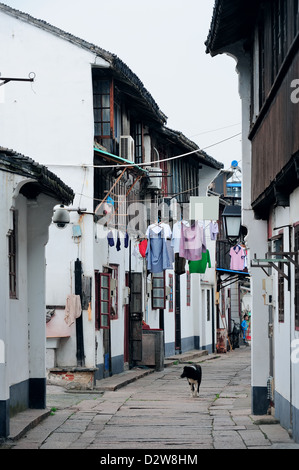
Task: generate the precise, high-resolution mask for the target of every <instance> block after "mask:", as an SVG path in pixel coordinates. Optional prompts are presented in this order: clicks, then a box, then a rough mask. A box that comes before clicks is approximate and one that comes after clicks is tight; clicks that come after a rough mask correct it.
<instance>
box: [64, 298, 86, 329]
mask: <svg viewBox="0 0 299 470" xmlns="http://www.w3.org/2000/svg"><path fill="white" fill-rule="evenodd" d="M81 312H82V308H81V299H80V295H75V294H70V295H68V296H67V298H66V303H65V310H64V321H65V323H66V324H67V325H68V326H71V325H72V324H73V323H74V321H75V320H76V318H79V317H80V315H81Z"/></svg>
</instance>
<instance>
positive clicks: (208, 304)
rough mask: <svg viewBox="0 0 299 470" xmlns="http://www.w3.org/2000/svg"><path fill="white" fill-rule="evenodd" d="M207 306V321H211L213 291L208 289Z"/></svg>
mask: <svg viewBox="0 0 299 470" xmlns="http://www.w3.org/2000/svg"><path fill="white" fill-rule="evenodd" d="M206 291H207V297H206V305H207V321H210V320H211V290H210V289H207V290H206Z"/></svg>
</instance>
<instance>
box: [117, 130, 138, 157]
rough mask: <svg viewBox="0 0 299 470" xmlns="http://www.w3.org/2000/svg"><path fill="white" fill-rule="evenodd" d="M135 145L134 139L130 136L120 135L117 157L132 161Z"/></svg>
mask: <svg viewBox="0 0 299 470" xmlns="http://www.w3.org/2000/svg"><path fill="white" fill-rule="evenodd" d="M134 155H135V144H134V139H133V137H131V136H130V135H121V136H120V142H119V156H120V157H121V158H125V159H126V160H130V161H131V162H133V161H134Z"/></svg>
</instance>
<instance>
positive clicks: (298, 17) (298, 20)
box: [294, 0, 299, 37]
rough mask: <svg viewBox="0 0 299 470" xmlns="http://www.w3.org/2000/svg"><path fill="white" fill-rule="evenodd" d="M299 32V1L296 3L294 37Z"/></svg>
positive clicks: (296, 0)
mask: <svg viewBox="0 0 299 470" xmlns="http://www.w3.org/2000/svg"><path fill="white" fill-rule="evenodd" d="M298 31H299V0H295V1H294V37H296V36H297V34H298Z"/></svg>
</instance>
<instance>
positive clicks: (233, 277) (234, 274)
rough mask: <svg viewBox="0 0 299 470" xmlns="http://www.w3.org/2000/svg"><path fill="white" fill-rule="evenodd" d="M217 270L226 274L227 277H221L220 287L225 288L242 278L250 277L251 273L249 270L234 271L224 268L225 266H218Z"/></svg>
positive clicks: (220, 273)
mask: <svg viewBox="0 0 299 470" xmlns="http://www.w3.org/2000/svg"><path fill="white" fill-rule="evenodd" d="M216 272H217V273H218V274H219V276H221V275H222V274H226V275H227V277H226V278H225V279H220V278H219V289H223V288H224V287H227V286H229V285H231V284H234V283H235V282H238V281H240V280H245V279H246V278H249V277H250V274H249V273H248V272H247V271H234V270H233V269H223V268H216Z"/></svg>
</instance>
